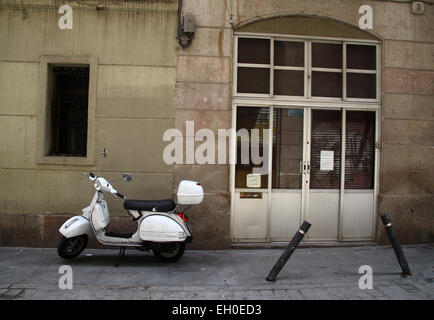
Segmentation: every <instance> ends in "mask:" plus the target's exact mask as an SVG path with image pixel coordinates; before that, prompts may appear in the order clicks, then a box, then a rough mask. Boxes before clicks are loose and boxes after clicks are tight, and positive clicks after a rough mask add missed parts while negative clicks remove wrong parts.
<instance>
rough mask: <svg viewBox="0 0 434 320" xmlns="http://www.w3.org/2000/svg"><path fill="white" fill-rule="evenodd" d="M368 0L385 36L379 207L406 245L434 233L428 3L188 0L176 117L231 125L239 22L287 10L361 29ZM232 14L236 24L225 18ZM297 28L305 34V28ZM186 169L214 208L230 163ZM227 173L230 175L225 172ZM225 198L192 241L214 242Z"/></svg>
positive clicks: (381, 237)
mask: <svg viewBox="0 0 434 320" xmlns="http://www.w3.org/2000/svg"><path fill="white" fill-rule="evenodd" d="M364 4H368V5H370V6H371V7H372V8H373V17H374V21H373V24H374V28H373V30H370V33H371V34H373V35H375V36H376V37H377V38H380V39H381V40H382V59H381V65H382V68H381V72H382V82H381V87H382V99H381V103H382V109H381V124H380V128H381V143H382V150H381V152H380V163H381V165H380V175H379V177H380V188H379V196H378V202H377V209H378V213H382V212H388V213H389V215H390V217H391V219H392V221H393V223H394V225H395V227H396V229H397V232H398V234H399V235H400V239H401V241H402V242H403V243H413V242H430V241H433V240H434V225H433V221H434V219H433V215H434V205H433V203H434V176H433V172H434V148H433V147H434V130H433V129H434V122H433V120H434V117H433V112H434V111H433V110H434V22H433V21H434V5H433V4H432V1H425V13H424V14H423V15H414V14H412V13H411V2H409V1H356V0H354V1H348V0H345V1H344V0H322V1H314V0H306V1H296V0H269V1H259V0H258V1H256V0H232V1H225V0H220V1H206V0H185V1H184V8H183V11H184V12H189V13H193V14H195V16H196V23H197V29H196V35H195V39H194V40H193V44H192V46H191V47H190V48H189V49H187V50H181V49H178V64H177V86H176V92H177V93H176V96H177V105H176V108H177V111H176V123H177V125H178V126H181V125H182V124H183V123H184V120H186V119H194V120H195V121H196V122H199V123H200V126H204V127H212V128H216V127H217V124H218V125H219V126H220V127H221V128H227V127H230V126H231V116H230V110H231V104H230V96H231V88H232V75H231V69H232V67H231V66H232V60H231V56H232V43H233V30H232V27H233V28H234V29H237V28H238V27H240V26H245V25H247V24H248V23H249V22H252V21H259V20H261V19H266V18H269V17H277V16H285V15H305V16H310V17H321V18H331V19H333V20H335V21H340V22H343V23H346V24H349V25H352V26H356V27H357V24H358V20H359V18H360V16H361V14H359V13H358V10H359V7H360V6H361V5H364ZM231 18H232V20H233V25H231V24H230V23H229V21H230V19H231ZM292 28H294V27H292ZM244 29H245V28H244ZM295 29H297V28H295ZM299 29H300V30H301V31H300V32H302V27H300V28H299ZM306 32H309V33H310V32H311V30H307V31H306ZM322 32H325V31H322ZM187 96H190V97H187ZM180 99H181V100H180ZM185 109H188V110H189V111H188V114H187V113H185V112H184V110H185ZM181 110H182V112H181ZM192 168H193V171H192V172H196V174H197V177H198V180H199V181H200V180H205V179H206V178H207V177H209V181H210V185H205V187H206V188H205V189H206V190H207V189H208V191H211V192H212V195H209V196H208V195H207V197H206V198H205V199H206V200H207V201H205V202H204V204H203V206H206V209H204V211H205V212H206V211H207V210H208V206H210V208H212V206H215V205H214V204H213V201H214V200H211V199H213V198H221V197H223V195H225V197H226V194H228V193H227V192H228V186H229V181H228V179H229V175H228V172H229V169H228V168H226V167H225V166H223V167H222V166H207V167H206V168H202V167H196V166H193V167H192ZM199 168H200V169H199ZM174 170H175V176H176V175H177V172H179V170H187V169H186V168H185V166H177V167H175V169H174ZM223 173H224V174H225V177H227V178H225V179H224V178H223V177H222V174H223ZM214 176H216V177H217V176H220V177H221V178H220V179H218V183H219V186H218V187H216V186H215V185H214V182H215V179H214V178H213V177H214ZM226 179H227V180H226ZM220 183H221V185H220ZM228 201H229V200H227V201H226V200H225V202H224V206H222V207H219V210H220V211H221V212H220V213H218V214H219V216H220V219H216V215H214V214H213V215H211V216H210V217H208V216H203V217H202V216H201V217H200V220H199V221H198V220H196V221H195V222H192V224H193V223H194V226H195V227H199V225H200V227H199V238H200V239H201V241H200V244H199V243H198V244H197V245H202V239H204V240H205V239H207V240H206V241H205V242H203V243H204V245H205V244H206V245H208V243H215V242H216V239H215V238H214V230H215V229H217V226H219V227H218V229H219V231H220V230H228V228H229V226H228V220H225V219H226V216H228V215H230V204H229V202H228ZM220 205H222V204H221V203H220ZM198 209H199V208H198ZM200 210H201V209H199V211H200ZM194 218H195V219H196V217H194ZM209 226H215V228H214V227H211V228H210V227H209ZM216 231H217V230H216ZM377 237H378V242H379V243H386V241H387V239H386V238H385V233H384V228H383V226H382V225H381V222H380V220H378V223H377ZM221 239H222V244H226V243H228V241H229V240H230V239H228V238H227V237H225V236H223V235H221Z"/></svg>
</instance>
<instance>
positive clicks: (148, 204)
mask: <svg viewBox="0 0 434 320" xmlns="http://www.w3.org/2000/svg"><path fill="white" fill-rule="evenodd" d="M175 207H176V205H175V202H173V200H172V199H165V200H125V201H124V208H125V209H127V210H128V209H130V210H143V211H153V210H155V211H159V212H168V211H172V210H173V209H175Z"/></svg>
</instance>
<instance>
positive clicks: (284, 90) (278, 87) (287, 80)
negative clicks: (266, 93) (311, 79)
mask: <svg viewBox="0 0 434 320" xmlns="http://www.w3.org/2000/svg"><path fill="white" fill-rule="evenodd" d="M274 94H275V95H286V96H304V71H293V70H274Z"/></svg>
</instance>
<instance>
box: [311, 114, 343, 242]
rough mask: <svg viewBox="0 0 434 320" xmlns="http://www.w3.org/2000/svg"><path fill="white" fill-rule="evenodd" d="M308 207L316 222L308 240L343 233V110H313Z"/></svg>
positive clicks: (319, 239) (318, 239)
mask: <svg viewBox="0 0 434 320" xmlns="http://www.w3.org/2000/svg"><path fill="white" fill-rule="evenodd" d="M309 134H310V137H309V139H308V142H307V143H308V144H310V147H309V157H308V159H309V160H308V163H309V164H308V174H309V178H308V179H306V180H307V181H306V183H307V184H308V185H307V186H306V187H307V189H308V192H307V206H306V211H305V212H306V213H305V217H306V220H307V221H309V222H310V223H311V224H312V227H311V228H310V230H309V233H308V236H307V240H309V241H336V240H338V233H339V229H338V226H339V207H340V189H341V187H340V186H341V155H342V137H341V135H342V111H341V110H311V114H310V130H309Z"/></svg>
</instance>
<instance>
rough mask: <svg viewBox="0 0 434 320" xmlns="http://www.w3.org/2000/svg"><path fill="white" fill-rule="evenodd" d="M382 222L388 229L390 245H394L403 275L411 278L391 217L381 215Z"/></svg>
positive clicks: (384, 214) (385, 214)
mask: <svg viewBox="0 0 434 320" xmlns="http://www.w3.org/2000/svg"><path fill="white" fill-rule="evenodd" d="M380 217H381V221H383V224H384V227H385V228H386V232H387V235H388V236H389V240H390V243H391V244H392V247H393V250H394V251H395V255H396V257H397V258H398V262H399V265H400V266H401V269H402V274H403V275H406V276H411V272H410V268H409V267H408V263H407V259H406V258H405V255H404V252H403V251H402V248H401V245H400V244H399V241H398V237H397V236H396V233H395V229H394V228H393V227H392V223H391V222H390V218H389V215H388V214H387V213H383V214H381V215H380Z"/></svg>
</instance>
